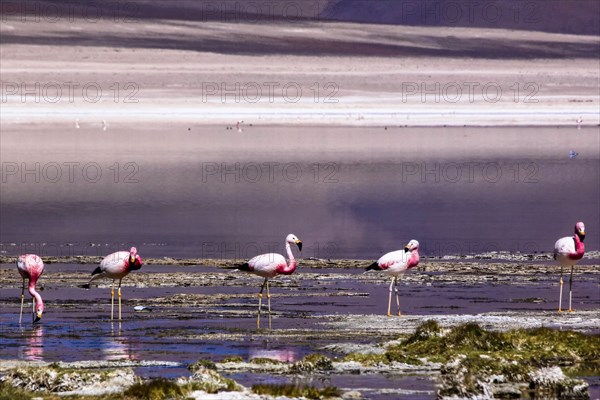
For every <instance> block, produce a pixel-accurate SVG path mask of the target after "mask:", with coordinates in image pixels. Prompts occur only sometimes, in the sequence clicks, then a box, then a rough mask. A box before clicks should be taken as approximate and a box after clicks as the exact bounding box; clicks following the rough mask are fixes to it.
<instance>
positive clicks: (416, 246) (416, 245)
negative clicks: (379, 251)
mask: <svg viewBox="0 0 600 400" xmlns="http://www.w3.org/2000/svg"><path fill="white" fill-rule="evenodd" d="M418 249H419V242H417V241H416V240H414V239H413V240H411V241H410V242H408V244H407V245H406V246H404V252H405V253H408V252H409V251H413V250H418Z"/></svg>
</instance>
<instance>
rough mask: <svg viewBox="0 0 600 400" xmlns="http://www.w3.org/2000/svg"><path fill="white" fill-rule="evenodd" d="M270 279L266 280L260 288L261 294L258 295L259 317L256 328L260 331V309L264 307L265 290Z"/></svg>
mask: <svg viewBox="0 0 600 400" xmlns="http://www.w3.org/2000/svg"><path fill="white" fill-rule="evenodd" d="M267 281H268V278H265V281H264V282H263V284H262V286H261V287H260V292H259V293H258V316H257V317H256V327H257V328H259V329H260V309H261V307H262V294H263V290H264V289H265V285H266V284H267Z"/></svg>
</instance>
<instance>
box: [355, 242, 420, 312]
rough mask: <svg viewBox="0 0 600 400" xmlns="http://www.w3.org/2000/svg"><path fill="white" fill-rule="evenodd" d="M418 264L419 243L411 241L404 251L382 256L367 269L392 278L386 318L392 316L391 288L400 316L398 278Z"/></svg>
mask: <svg viewBox="0 0 600 400" xmlns="http://www.w3.org/2000/svg"><path fill="white" fill-rule="evenodd" d="M418 264H419V242H417V241H416V240H411V241H410V242H408V244H407V245H406V246H405V247H404V250H397V251H392V252H391V253H387V254H385V255H384V256H382V257H381V258H380V259H379V260H377V261H376V262H374V263H373V264H371V265H369V266H368V267H367V271H370V270H373V269H374V270H378V271H384V272H385V273H387V274H388V275H391V276H392V282H391V283H390V295H389V298H388V313H387V315H388V317H391V316H392V313H391V308H392V287H393V288H394V290H395V292H396V304H397V305H398V316H400V315H401V314H400V298H399V297H398V288H397V287H396V285H397V284H398V277H399V276H400V275H401V274H403V273H405V272H406V271H408V270H409V269H411V268H413V267H416V266H417V265H418Z"/></svg>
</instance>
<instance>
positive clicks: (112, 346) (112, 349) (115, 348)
mask: <svg viewBox="0 0 600 400" xmlns="http://www.w3.org/2000/svg"><path fill="white" fill-rule="evenodd" d="M116 325H117V326H116V329H115V324H111V335H109V336H107V337H106V340H105V341H104V342H103V343H102V358H103V359H104V360H107V361H116V360H121V361H122V360H131V361H133V360H139V356H138V355H137V354H136V353H135V352H134V350H133V348H132V346H131V344H130V342H129V340H128V339H127V338H126V337H125V336H121V323H118V324H116Z"/></svg>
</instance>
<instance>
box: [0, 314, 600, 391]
mask: <svg viewBox="0 0 600 400" xmlns="http://www.w3.org/2000/svg"><path fill="white" fill-rule="evenodd" d="M376 346H377V350H378V351H362V352H361V351H355V352H349V353H346V354H341V355H339V356H338V357H328V356H325V355H323V354H319V353H314V354H310V355H308V356H306V357H305V358H304V359H302V360H300V361H296V362H294V363H285V362H279V361H276V360H271V359H264V358H254V359H250V360H247V361H244V360H243V359H242V358H241V357H239V356H236V357H225V358H224V359H223V360H222V361H221V362H213V361H210V360H200V361H198V362H196V363H194V364H192V365H190V370H191V371H192V372H193V375H192V377H190V378H180V379H178V380H174V381H173V380H166V379H154V380H150V381H144V380H142V379H141V378H139V377H137V376H135V375H134V374H133V372H132V371H131V370H130V369H114V368H113V369H100V370H99V369H95V370H92V369H81V368H77V369H69V368H63V367H60V366H58V365H56V364H52V365H50V366H46V367H17V368H13V369H11V370H9V371H7V372H6V374H5V375H4V376H3V377H2V383H1V384H0V400H2V399H7V400H8V399H31V398H32V397H35V396H40V395H42V396H43V398H44V399H54V398H58V397H57V395H58V394H59V393H63V394H64V392H69V391H73V390H76V389H77V388H82V387H86V386H90V385H92V386H93V385H98V384H99V383H104V384H106V382H109V383H110V384H113V386H116V390H115V391H114V392H113V393H101V394H98V395H93V391H92V392H90V394H92V396H91V397H90V396H82V395H79V394H74V397H69V398H72V399H79V398H85V399H90V400H91V399H94V400H95V399H99V400H110V399H113V398H124V399H142V398H144V399H145V398H152V399H156V400H162V399H170V398H173V399H180V398H181V399H185V398H188V397H189V396H190V394H192V393H193V392H195V391H202V392H204V393H219V392H222V391H245V392H244V393H245V394H247V395H249V396H250V395H258V394H260V395H272V396H280V395H283V396H289V397H288V398H308V399H325V398H340V396H341V391H340V390H338V389H337V388H333V387H328V388H322V389H319V388H314V387H295V386H293V385H291V386H290V385H253V387H252V389H247V388H244V387H243V386H241V385H239V384H237V383H236V382H235V381H233V380H231V379H227V378H225V377H223V376H222V375H220V374H222V373H231V372H232V371H245V372H255V373H256V372H260V373H270V374H280V375H301V376H302V375H328V374H348V373H389V372H390V371H396V372H399V373H402V371H408V370H412V371H413V373H414V372H415V371H419V370H421V371H429V372H434V373H435V374H434V375H435V377H436V379H437V381H438V391H437V397H438V398H473V397H482V398H557V399H558V398H571V399H586V398H589V395H588V385H587V383H586V382H585V381H583V380H581V379H579V378H577V377H578V376H579V377H581V376H600V337H599V336H598V335H586V334H583V333H579V332H574V331H559V330H553V329H549V328H535V329H512V330H507V331H504V332H498V331H489V330H485V329H483V328H482V327H480V326H479V325H477V324H474V323H467V324H462V325H458V326H455V327H451V328H444V327H442V326H441V325H439V324H438V323H437V322H435V321H433V320H429V321H426V322H424V323H423V324H421V325H420V326H418V327H417V329H416V330H415V331H414V332H413V333H412V334H410V335H404V336H402V337H400V338H398V339H397V340H394V341H391V342H387V343H379V344H377V345H376ZM115 396H116V397H115ZM119 396H121V397H119ZM192 398H193V397H192ZM249 398H251V397H249Z"/></svg>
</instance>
